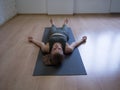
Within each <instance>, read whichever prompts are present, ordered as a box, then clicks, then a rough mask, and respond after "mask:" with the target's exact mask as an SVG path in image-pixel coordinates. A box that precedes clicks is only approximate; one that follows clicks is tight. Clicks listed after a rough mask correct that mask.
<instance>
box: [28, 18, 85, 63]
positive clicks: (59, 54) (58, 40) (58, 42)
mask: <svg viewBox="0 0 120 90" xmlns="http://www.w3.org/2000/svg"><path fill="white" fill-rule="evenodd" d="M50 23H51V25H52V26H51V29H50V33H49V39H48V41H47V43H46V44H45V43H44V42H38V41H36V40H34V39H33V37H28V40H29V42H32V43H33V44H35V45H37V46H39V47H40V48H41V51H42V52H45V53H48V54H47V55H46V56H45V57H44V59H43V62H44V63H45V64H46V65H60V64H61V63H62V61H63V59H64V54H69V53H72V52H73V50H74V48H76V47H77V46H79V45H81V44H82V43H84V42H86V39H87V37H86V36H83V37H82V39H81V40H79V41H76V42H73V43H72V44H68V43H67V41H68V40H69V36H68V33H67V23H68V19H66V20H65V21H64V24H63V27H62V28H61V29H60V30H57V28H56V26H55V25H54V23H53V20H52V19H51V20H50Z"/></svg>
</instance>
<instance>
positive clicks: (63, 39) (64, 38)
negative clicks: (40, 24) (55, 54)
mask: <svg viewBox="0 0 120 90" xmlns="http://www.w3.org/2000/svg"><path fill="white" fill-rule="evenodd" d="M67 40H68V39H67V36H65V35H53V36H51V37H50V38H49V40H48V43H49V47H50V49H49V53H50V52H51V50H52V47H53V45H54V43H60V44H61V45H62V49H63V53H65V46H66V42H67Z"/></svg>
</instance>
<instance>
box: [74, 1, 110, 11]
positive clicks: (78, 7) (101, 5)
mask: <svg viewBox="0 0 120 90" xmlns="http://www.w3.org/2000/svg"><path fill="white" fill-rule="evenodd" d="M74 5H75V6H74V13H109V11H110V0H75V3H74Z"/></svg>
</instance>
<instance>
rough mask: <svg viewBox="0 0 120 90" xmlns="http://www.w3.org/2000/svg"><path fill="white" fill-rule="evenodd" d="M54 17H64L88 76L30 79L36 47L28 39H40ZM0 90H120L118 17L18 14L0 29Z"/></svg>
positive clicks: (57, 19)
mask: <svg viewBox="0 0 120 90" xmlns="http://www.w3.org/2000/svg"><path fill="white" fill-rule="evenodd" d="M50 18H53V20H54V21H55V23H56V25H57V26H58V27H60V26H61V25H62V23H63V21H64V19H65V18H68V19H69V24H68V25H69V26H70V27H71V28H72V30H73V34H74V36H75V39H76V40H79V39H81V37H82V36H83V35H86V36H87V37H88V40H87V42H86V44H84V45H81V46H80V47H79V51H80V53H81V56H82V59H83V63H84V65H85V68H86V71H87V75H78V76H32V74H33V71H34V68H35V64H36V60H37V55H38V52H39V48H38V47H37V46H35V45H33V44H31V43H29V42H28V41H27V37H28V36H33V37H34V38H35V39H37V40H41V38H42V35H43V31H44V27H46V26H47V27H48V26H50V23H49V19H50ZM0 90H120V15H113V14H110V15H108V14H107V15H106V14H105V15H74V16H72V15H70V16H68V15H63V16H48V15H17V16H15V17H14V18H13V19H11V20H9V21H8V22H7V23H6V24H4V25H3V26H1V27H0Z"/></svg>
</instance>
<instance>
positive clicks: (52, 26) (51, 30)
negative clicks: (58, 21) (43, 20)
mask: <svg viewBox="0 0 120 90" xmlns="http://www.w3.org/2000/svg"><path fill="white" fill-rule="evenodd" d="M50 23H51V29H50V33H49V35H51V34H53V33H54V32H56V30H57V28H56V26H55V25H54V22H53V20H52V19H50Z"/></svg>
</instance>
